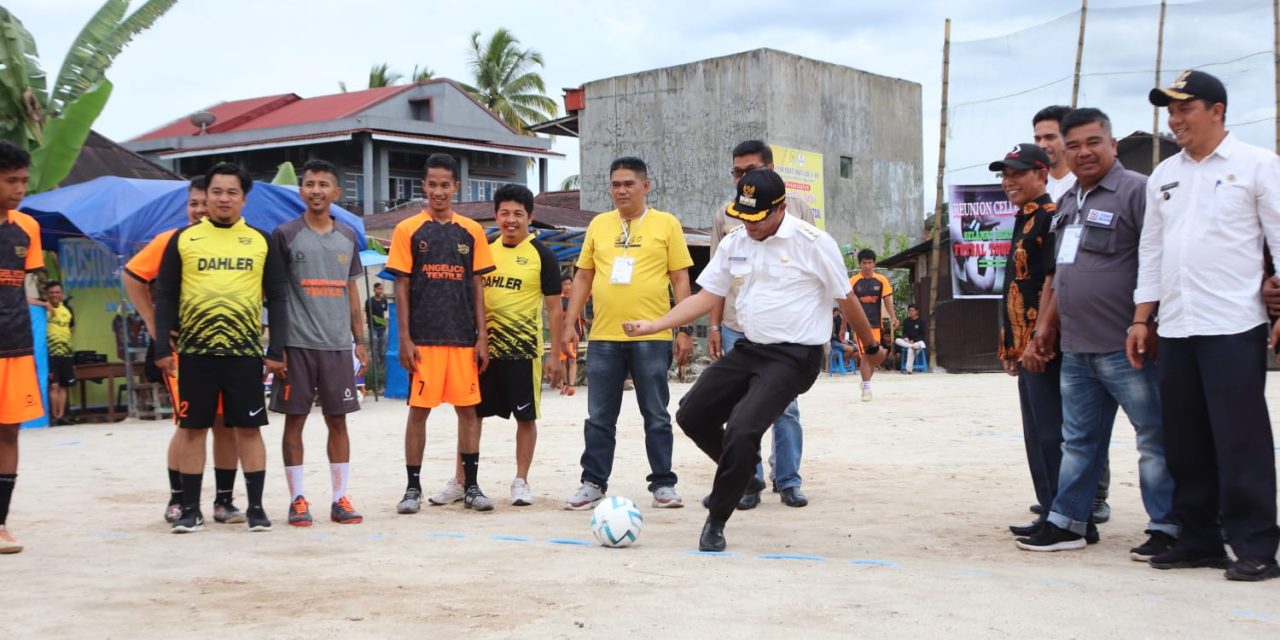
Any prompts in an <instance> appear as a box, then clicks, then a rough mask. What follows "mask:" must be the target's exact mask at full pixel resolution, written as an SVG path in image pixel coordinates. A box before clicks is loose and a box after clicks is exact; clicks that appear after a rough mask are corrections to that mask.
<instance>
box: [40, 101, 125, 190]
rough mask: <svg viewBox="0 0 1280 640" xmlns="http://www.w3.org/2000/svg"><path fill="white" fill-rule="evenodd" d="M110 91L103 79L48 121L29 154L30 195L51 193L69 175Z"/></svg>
mask: <svg viewBox="0 0 1280 640" xmlns="http://www.w3.org/2000/svg"><path fill="white" fill-rule="evenodd" d="M111 89H112V84H111V81H110V80H107V79H106V78H103V79H102V80H100V81H98V83H97V84H96V85H94V86H92V87H90V88H89V90H88V91H86V92H84V93H82V94H80V95H79V96H78V97H76V98H75V99H74V100H72V101H71V102H70V103H68V104H67V105H66V108H65V109H63V111H62V113H61V114H60V115H59V116H58V117H56V118H50V119H49V122H48V124H46V125H45V128H44V144H42V145H40V146H39V147H36V148H35V149H34V150H32V152H31V181H30V184H29V189H30V191H31V193H41V192H44V191H48V190H50V189H53V188H55V187H57V186H58V183H59V182H62V179H63V178H66V177H67V175H68V174H70V173H71V169H72V168H73V167H75V164H76V158H79V157H80V149H81V148H82V147H84V142H85V140H87V139H88V138H89V132H90V131H91V130H92V129H93V123H94V121H96V120H97V119H98V116H99V115H101V114H102V110H103V109H104V108H106V106H107V100H108V99H109V98H110V97H111Z"/></svg>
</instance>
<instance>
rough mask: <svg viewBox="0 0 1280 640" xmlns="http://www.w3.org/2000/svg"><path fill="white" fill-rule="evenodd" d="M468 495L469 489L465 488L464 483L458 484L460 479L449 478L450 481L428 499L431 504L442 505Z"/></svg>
mask: <svg viewBox="0 0 1280 640" xmlns="http://www.w3.org/2000/svg"><path fill="white" fill-rule="evenodd" d="M466 496H467V490H466V489H464V488H463V486H462V485H460V484H458V480H457V479H456V478H449V481H448V482H446V483H445V485H444V488H443V489H441V490H440V492H439V493H437V494H435V495H434V496H431V497H430V498H427V500H428V501H429V502H430V503H431V504H434V505H436V506H440V505H445V504H453V503H455V502H457V501H459V500H461V499H463V498H465V497H466Z"/></svg>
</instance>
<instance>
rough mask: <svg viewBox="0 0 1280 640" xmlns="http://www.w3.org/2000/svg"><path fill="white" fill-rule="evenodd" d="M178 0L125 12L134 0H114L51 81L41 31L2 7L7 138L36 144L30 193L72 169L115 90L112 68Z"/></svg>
mask: <svg viewBox="0 0 1280 640" xmlns="http://www.w3.org/2000/svg"><path fill="white" fill-rule="evenodd" d="M176 2H177V0H148V1H147V2H145V3H143V5H142V6H141V7H139V8H138V10H137V11H134V12H133V13H132V14H129V15H128V16H127V17H126V15H125V14H126V12H127V11H128V8H129V0H107V2H105V3H104V4H103V5H102V7H101V8H100V9H98V11H97V13H95V14H94V15H93V17H92V18H90V19H89V22H88V23H87V24H85V26H84V28H83V29H82V30H81V31H80V34H79V35H78V36H76V39H75V41H74V42H73V43H72V45H71V49H70V50H69V51H67V55H66V58H65V59H64V60H63V63H62V68H61V69H60V70H59V71H58V76H57V78H56V79H55V80H54V81H53V84H52V85H49V84H48V78H47V76H46V75H45V72H44V69H43V68H41V66H40V58H39V53H38V51H37V50H36V41H35V38H33V37H32V36H31V33H30V32H28V31H27V29H26V27H24V26H23V24H22V21H21V20H19V19H18V18H17V16H15V15H13V14H12V13H11V12H9V10H8V9H5V8H4V7H0V140H8V141H9V142H12V143H14V144H16V145H18V146H20V147H22V148H24V149H27V150H28V151H30V152H31V182H30V187H29V189H28V192H29V193H39V192H41V191H47V190H49V189H52V188H53V187H55V186H57V184H58V182H60V181H61V180H62V179H63V178H65V177H67V174H69V173H70V172H71V168H72V167H73V166H74V165H75V162H76V159H77V158H78V157H79V156H80V149H81V148H82V147H83V146H84V142H85V140H86V139H87V138H88V137H89V131H90V129H91V128H92V127H93V123H94V121H96V120H97V119H98V116H99V115H101V114H102V110H103V108H105V107H106V104H107V100H108V99H109V98H110V97H111V89H112V85H111V82H110V81H108V80H107V78H106V71H107V69H108V68H110V66H111V63H112V62H114V60H115V58H116V56H117V55H119V54H120V52H121V51H123V50H124V47H125V46H126V45H128V44H129V42H130V41H131V40H133V37H134V36H136V35H137V34H139V33H141V32H143V31H145V30H147V29H148V28H150V27H151V26H152V25H153V24H155V22H156V20H158V19H159V18H160V16H162V15H164V14H165V13H166V12H167V11H168V10H169V9H170V8H172V7H173V5H174V4H175V3H176Z"/></svg>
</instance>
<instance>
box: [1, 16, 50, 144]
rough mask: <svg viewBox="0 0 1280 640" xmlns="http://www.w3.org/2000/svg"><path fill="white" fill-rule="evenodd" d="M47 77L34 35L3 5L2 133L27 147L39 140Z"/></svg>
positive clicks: (38, 142)
mask: <svg viewBox="0 0 1280 640" xmlns="http://www.w3.org/2000/svg"><path fill="white" fill-rule="evenodd" d="M45 80H46V79H45V73H44V70H43V69H41V68H40V59H39V54H38V52H37V51H36V41H35V38H33V37H31V33H30V32H29V31H27V28H26V27H25V26H23V25H22V21H21V20H18V18H17V16H15V15H13V14H12V13H10V12H9V11H8V10H7V9H5V8H4V7H0V87H2V88H3V90H2V92H0V114H3V115H2V116H0V126H2V127H3V130H2V131H0V137H3V138H4V139H6V140H10V141H12V142H14V143H15V144H18V145H20V146H22V147H23V148H26V149H30V148H31V147H33V146H37V145H39V144H40V142H41V141H42V140H43V137H42V130H43V127H44V112H45V107H46V105H47V102H48V96H47V95H46V91H45Z"/></svg>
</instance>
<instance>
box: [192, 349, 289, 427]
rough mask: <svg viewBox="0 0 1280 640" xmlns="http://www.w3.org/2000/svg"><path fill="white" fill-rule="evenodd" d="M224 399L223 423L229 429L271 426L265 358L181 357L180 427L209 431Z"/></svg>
mask: <svg viewBox="0 0 1280 640" xmlns="http://www.w3.org/2000/svg"><path fill="white" fill-rule="evenodd" d="M219 397H221V399H222V413H223V422H224V423H225V424H226V425H227V426H228V427H262V426H265V425H266V424H267V406H266V394H265V389H263V387H262V358H259V357H257V356H197V355H192V354H188V353H184V354H181V356H180V357H179V358H178V398H179V401H178V411H177V413H178V426H179V427H180V428H183V429H208V428H210V427H212V426H213V421H214V419H215V418H217V417H218V399H219Z"/></svg>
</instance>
